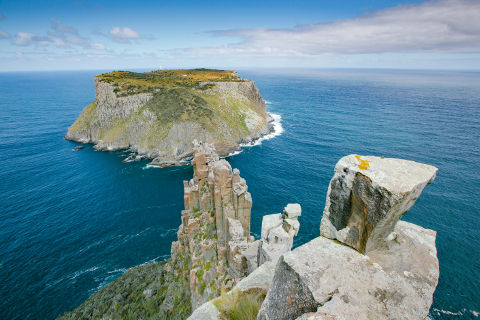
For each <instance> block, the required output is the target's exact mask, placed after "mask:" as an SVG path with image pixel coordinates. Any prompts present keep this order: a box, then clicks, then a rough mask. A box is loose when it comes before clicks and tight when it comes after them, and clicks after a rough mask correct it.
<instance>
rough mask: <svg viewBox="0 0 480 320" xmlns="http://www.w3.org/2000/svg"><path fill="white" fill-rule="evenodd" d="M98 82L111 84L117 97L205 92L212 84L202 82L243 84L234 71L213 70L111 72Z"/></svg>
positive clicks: (102, 75) (103, 75)
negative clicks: (183, 90)
mask: <svg viewBox="0 0 480 320" xmlns="http://www.w3.org/2000/svg"><path fill="white" fill-rule="evenodd" d="M98 78H99V79H100V81H102V82H108V83H110V84H112V85H113V86H114V87H115V89H114V91H115V93H116V94H117V96H120V97H121V96H128V95H132V94H137V93H154V92H157V90H158V89H161V88H163V89H165V88H167V89H168V88H178V87H183V88H195V89H199V90H206V89H209V88H211V87H212V86H213V85H212V84H208V83H207V84H205V83H204V82H219V81H222V82H225V81H227V82H230V81H234V82H243V81H245V79H242V78H240V77H239V76H238V75H237V73H236V72H235V71H230V70H214V69H181V70H156V71H152V72H145V73H139V72H130V71H113V72H109V73H104V74H101V75H99V76H98Z"/></svg>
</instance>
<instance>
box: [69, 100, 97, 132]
mask: <svg viewBox="0 0 480 320" xmlns="http://www.w3.org/2000/svg"><path fill="white" fill-rule="evenodd" d="M97 119H98V115H97V104H96V102H95V101H94V102H92V103H90V104H89V105H88V106H86V107H85V108H84V109H83V111H82V113H81V114H80V116H79V117H78V119H77V120H76V121H75V122H74V123H73V124H72V126H71V127H70V129H71V130H72V131H80V130H88V129H90V124H92V123H93V122H94V121H96V120H97Z"/></svg>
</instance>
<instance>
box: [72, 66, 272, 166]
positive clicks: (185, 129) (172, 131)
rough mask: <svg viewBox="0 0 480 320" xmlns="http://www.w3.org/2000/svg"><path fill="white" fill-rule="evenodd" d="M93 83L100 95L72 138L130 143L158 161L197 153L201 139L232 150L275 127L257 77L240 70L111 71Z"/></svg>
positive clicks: (99, 144) (103, 144)
mask: <svg viewBox="0 0 480 320" xmlns="http://www.w3.org/2000/svg"><path fill="white" fill-rule="evenodd" d="M204 80H208V81H204ZM94 84H95V100H94V101H93V102H92V103H91V104H90V105H88V106H87V107H86V108H85V109H84V110H83V112H82V113H81V114H80V116H79V117H78V119H77V120H76V121H75V123H74V124H72V126H71V127H70V128H69V129H68V132H67V134H66V136H65V138H66V139H69V140H74V141H78V142H83V143H94V144H95V148H97V149H99V150H118V149H130V150H132V151H135V152H137V153H139V154H141V155H144V156H146V157H148V158H154V161H153V163H152V164H157V165H167V164H169V163H171V162H176V161H179V160H181V159H183V158H186V157H189V156H191V154H192V141H193V140H194V139H197V140H200V141H204V142H208V143H212V144H214V145H215V148H216V149H217V152H218V153H220V154H227V153H229V152H231V151H232V150H235V149H238V148H239V144H240V143H242V142H248V141H251V140H254V139H257V138H259V137H261V136H262V135H265V134H267V133H269V132H270V130H271V124H270V123H269V120H270V118H269V116H268V114H267V113H266V109H265V103H264V101H263V99H262V98H261V96H260V94H259V92H258V90H257V88H256V87H255V85H254V83H253V81H249V80H245V79H241V78H239V77H238V76H236V74H235V73H234V72H230V71H213V70H174V71H155V72H151V73H145V74H137V73H128V72H112V73H108V74H103V75H99V76H97V77H96V78H95V79H94Z"/></svg>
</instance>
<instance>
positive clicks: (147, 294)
mask: <svg viewBox="0 0 480 320" xmlns="http://www.w3.org/2000/svg"><path fill="white" fill-rule="evenodd" d="M152 294H153V290H152V289H146V290H143V295H144V296H145V299H147V300H148V299H150V298H151V297H152Z"/></svg>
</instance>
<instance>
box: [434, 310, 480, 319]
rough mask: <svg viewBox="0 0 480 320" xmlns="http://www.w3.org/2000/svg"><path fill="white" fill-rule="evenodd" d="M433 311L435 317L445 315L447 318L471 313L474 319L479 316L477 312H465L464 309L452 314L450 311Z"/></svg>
mask: <svg viewBox="0 0 480 320" xmlns="http://www.w3.org/2000/svg"><path fill="white" fill-rule="evenodd" d="M433 311H434V312H436V313H437V315H440V314H445V315H449V316H464V315H466V314H468V313H471V314H472V315H473V316H474V317H475V318H478V316H479V315H480V313H479V312H478V311H475V310H467V309H466V308H463V309H462V310H459V311H457V312H452V311H448V310H443V309H437V308H433Z"/></svg>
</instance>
